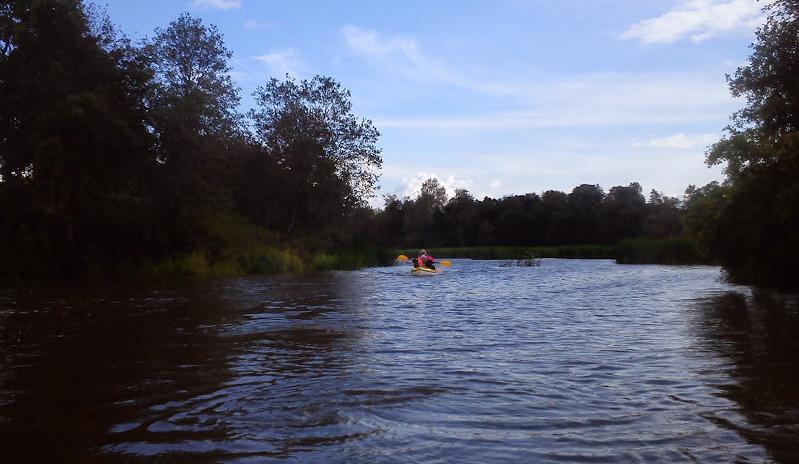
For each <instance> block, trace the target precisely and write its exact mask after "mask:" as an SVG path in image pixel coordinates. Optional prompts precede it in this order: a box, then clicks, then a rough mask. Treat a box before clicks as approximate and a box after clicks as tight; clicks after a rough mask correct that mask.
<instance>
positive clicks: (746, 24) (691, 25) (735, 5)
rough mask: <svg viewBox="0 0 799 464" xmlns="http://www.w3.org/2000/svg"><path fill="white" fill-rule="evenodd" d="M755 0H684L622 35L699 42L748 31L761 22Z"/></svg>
mask: <svg viewBox="0 0 799 464" xmlns="http://www.w3.org/2000/svg"><path fill="white" fill-rule="evenodd" d="M765 3H769V2H758V1H757V0H683V1H682V3H681V4H680V6H678V7H677V8H676V9H674V10H672V11H669V12H666V13H664V14H662V15H660V16H657V17H654V18H649V19H645V20H643V21H639V22H637V23H635V24H633V25H632V26H631V27H630V28H629V29H628V30H627V31H625V32H624V33H623V34H621V36H620V37H621V38H622V39H625V40H639V41H640V42H642V43H645V44H650V43H674V42H678V41H680V40H683V39H688V40H690V41H692V42H695V43H698V42H702V41H705V40H707V39H710V38H712V37H716V36H719V35H723V34H728V33H734V32H742V31H746V32H748V31H751V30H752V29H753V28H755V27H756V26H757V25H758V24H760V22H761V21H762V18H763V14H762V10H761V9H762V7H763V5H764V4H765Z"/></svg>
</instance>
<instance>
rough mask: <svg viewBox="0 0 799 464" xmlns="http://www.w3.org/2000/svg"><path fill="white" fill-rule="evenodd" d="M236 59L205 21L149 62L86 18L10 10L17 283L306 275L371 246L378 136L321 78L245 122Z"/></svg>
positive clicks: (2, 155) (173, 32)
mask: <svg viewBox="0 0 799 464" xmlns="http://www.w3.org/2000/svg"><path fill="white" fill-rule="evenodd" d="M231 56H232V55H231V52H230V51H229V50H228V49H227V48H226V47H225V44H224V41H223V37H222V35H221V34H220V32H219V31H218V30H217V28H216V27H214V26H212V25H206V24H203V22H202V21H201V20H200V19H198V18H195V17H192V16H191V15H189V14H188V13H186V14H182V15H181V16H180V17H178V18H177V19H176V20H175V21H173V22H172V23H170V24H169V25H168V26H166V27H165V28H163V29H157V30H156V31H155V32H154V34H153V36H152V38H150V39H148V40H146V41H144V42H142V43H135V44H134V43H132V42H131V41H130V40H128V39H127V38H125V36H124V35H122V34H120V33H119V32H118V31H117V30H116V29H115V27H114V26H113V25H112V24H111V22H110V21H109V20H108V18H107V17H106V16H104V14H103V13H102V12H100V11H98V10H96V9H95V8H94V7H92V6H91V5H86V4H84V3H83V2H81V1H80V0H11V1H4V2H2V3H0V211H2V213H1V214H0V216H1V217H0V221H2V223H1V225H2V227H0V274H3V273H5V274H11V273H13V274H23V275H42V274H44V275H47V274H58V275H65V274H75V273H80V272H85V271H103V270H110V269H119V268H120V267H125V266H130V267H131V268H141V267H142V266H150V267H151V268H153V269H160V270H162V271H165V272H172V271H174V272H177V273H183V272H189V273H191V272H195V273H206V272H207V271H208V270H209V269H211V268H214V267H215V266H216V268H217V269H221V270H222V271H223V273H224V272H232V273H236V272H242V271H244V272H261V271H270V270H294V269H298V268H303V266H302V265H301V264H302V263H301V262H302V261H307V262H310V261H314V260H315V261H314V262H318V263H320V264H319V266H320V267H330V266H332V265H335V259H334V258H331V255H329V254H328V255H326V254H319V253H323V252H324V251H325V250H331V249H339V248H341V247H344V248H347V247H353V246H356V245H358V244H361V243H362V240H361V239H362V238H363V235H364V234H365V233H366V232H365V231H364V228H363V225H364V224H366V223H368V222H369V221H368V219H361V218H362V217H367V218H368V217H371V215H372V214H373V213H372V212H371V210H369V209H368V208H367V207H366V206H365V200H366V199H367V198H369V196H370V195H371V193H372V191H373V189H374V186H375V183H376V180H377V174H378V170H379V168H380V166H381V156H380V149H379V148H378V146H377V139H378V135H379V134H378V131H377V130H376V129H375V127H374V126H373V125H372V123H371V122H370V121H369V120H365V119H360V118H357V117H356V116H354V115H353V114H352V108H351V104H350V94H349V92H348V91H347V90H346V89H344V88H342V87H341V86H340V84H338V83H337V82H336V81H334V80H333V79H331V78H328V77H322V76H317V77H314V78H313V79H310V80H302V81H297V80H294V79H291V78H286V80H282V81H281V80H276V79H271V80H268V81H266V82H264V84H263V85H262V86H261V87H259V88H258V90H257V92H256V93H255V95H254V97H255V100H256V107H255V108H253V109H252V110H250V111H249V112H247V113H246V114H242V113H240V112H239V111H238V110H237V108H238V105H239V102H240V96H239V90H238V89H237V88H236V87H235V85H234V84H233V82H232V81H231V78H230V59H231ZM286 250H290V252H286ZM314 254H319V255H318V256H316V257H314ZM348 259H353V258H352V257H351V256H350V258H348ZM298 262H300V263H299V264H298Z"/></svg>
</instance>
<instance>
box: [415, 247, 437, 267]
mask: <svg viewBox="0 0 799 464" xmlns="http://www.w3.org/2000/svg"><path fill="white" fill-rule="evenodd" d="M435 262H436V259H435V258H433V257H432V256H430V255H428V254H427V250H425V249H424V248H422V249H421V250H419V256H417V257H416V259H415V260H414V263H413V266H414V267H418V266H422V267H426V268H428V269H433V270H435V269H436V265H435Z"/></svg>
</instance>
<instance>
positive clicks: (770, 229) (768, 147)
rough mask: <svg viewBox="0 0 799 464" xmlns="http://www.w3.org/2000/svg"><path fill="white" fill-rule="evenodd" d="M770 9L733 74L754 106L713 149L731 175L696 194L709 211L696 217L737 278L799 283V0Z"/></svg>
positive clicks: (783, 0)
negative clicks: (798, 267) (798, 273)
mask: <svg viewBox="0 0 799 464" xmlns="http://www.w3.org/2000/svg"><path fill="white" fill-rule="evenodd" d="M766 11H767V13H768V18H767V20H766V22H765V23H764V24H763V25H762V26H761V27H760V28H759V29H758V31H757V36H756V41H755V43H754V44H753V45H752V50H753V51H752V54H751V56H750V57H749V60H748V62H747V64H745V65H744V66H741V67H739V68H738V70H737V71H736V73H735V75H734V76H728V81H729V85H730V90H731V92H732V94H733V95H734V96H743V97H746V106H745V107H744V108H743V109H742V110H740V111H738V112H737V113H735V114H734V115H733V118H732V121H733V123H732V124H731V125H730V126H729V127H728V128H727V135H726V136H725V137H724V138H723V139H722V140H720V141H719V142H718V143H716V144H714V145H713V146H712V147H711V148H710V149H709V150H708V153H707V163H708V164H709V165H715V164H722V165H724V168H725V173H726V175H727V179H726V182H725V184H724V185H723V186H722V187H721V190H719V188H716V187H714V188H713V189H712V193H713V194H712V195H711V196H708V195H703V197H707V198H708V199H707V200H703V201H698V200H697V201H695V202H693V204H694V205H698V206H701V207H702V208H704V209H705V210H707V212H708V218H707V219H705V220H702V221H694V222H693V223H691V224H689V225H690V226H691V230H693V231H694V232H695V233H696V234H697V236H698V237H699V239H700V241H701V245H702V247H703V248H704V249H706V250H710V251H712V252H713V253H714V254H715V257H716V258H717V259H718V260H719V261H720V262H721V263H722V264H723V265H724V267H725V269H726V270H727V271H728V273H729V275H730V276H731V277H732V278H733V279H735V280H739V281H743V282H752V283H766V284H772V285H785V286H797V283H796V281H795V279H792V278H791V277H790V276H792V274H793V267H794V263H795V262H796V260H797V259H799V234H797V233H796V231H797V230H799V58H797V57H799V2H797V1H796V0H776V1H774V2H773V3H771V4H770V5H768V6H767V7H766ZM709 193H711V192H709ZM711 199H712V200H713V201H710V200H711ZM690 206H691V204H690V202H689V209H690ZM689 212H690V211H689ZM695 217H696V214H689V218H695Z"/></svg>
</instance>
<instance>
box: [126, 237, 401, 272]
mask: <svg viewBox="0 0 799 464" xmlns="http://www.w3.org/2000/svg"><path fill="white" fill-rule="evenodd" d="M388 259H389V258H388V255H387V254H386V253H385V252H381V251H379V250H340V251H336V252H320V253H314V254H306V255H303V254H300V253H298V252H297V251H296V250H294V249H291V248H281V247H276V246H265V245H262V246H258V247H255V248H251V249H247V250H242V249H236V250H223V251H222V252H221V253H219V254H218V256H212V255H211V254H210V253H208V252H206V251H194V252H191V253H186V254H181V255H176V256H172V257H169V258H166V259H163V260H161V261H159V262H157V263H153V264H151V265H149V266H146V267H145V268H144V269H143V270H142V272H141V274H142V275H143V276H145V277H166V276H193V277H228V276H241V275H257V274H282V273H288V272H309V271H325V270H334V269H357V268H361V267H368V266H379V265H383V264H385V263H386V261H387V260H388Z"/></svg>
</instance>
